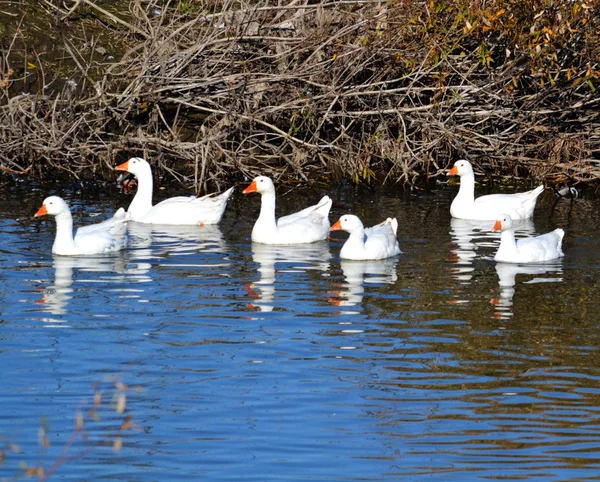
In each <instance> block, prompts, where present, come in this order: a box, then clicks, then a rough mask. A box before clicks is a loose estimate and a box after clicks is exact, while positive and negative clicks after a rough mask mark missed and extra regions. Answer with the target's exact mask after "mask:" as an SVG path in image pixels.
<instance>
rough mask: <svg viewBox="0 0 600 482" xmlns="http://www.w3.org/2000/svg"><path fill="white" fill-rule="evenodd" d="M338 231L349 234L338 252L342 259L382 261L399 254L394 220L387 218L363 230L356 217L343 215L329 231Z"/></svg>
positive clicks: (396, 225) (396, 228)
mask: <svg viewBox="0 0 600 482" xmlns="http://www.w3.org/2000/svg"><path fill="white" fill-rule="evenodd" d="M338 230H344V231H346V232H348V233H350V237H349V238H348V239H347V241H346V242H345V243H344V246H342V250H341V251H340V258H342V259H354V260H371V259H384V258H390V257H392V256H396V255H398V254H400V253H401V251H400V246H399V245H398V240H397V239H396V231H397V230H398V221H396V218H393V219H392V218H387V219H386V220H385V221H384V222H382V223H380V224H377V225H375V226H373V227H370V228H365V227H364V226H363V223H362V221H361V220H360V219H359V218H358V216H354V215H353V214H345V215H344V216H342V217H341V218H340V219H339V220H338V221H337V222H336V223H335V224H334V225H333V226H331V231H338Z"/></svg>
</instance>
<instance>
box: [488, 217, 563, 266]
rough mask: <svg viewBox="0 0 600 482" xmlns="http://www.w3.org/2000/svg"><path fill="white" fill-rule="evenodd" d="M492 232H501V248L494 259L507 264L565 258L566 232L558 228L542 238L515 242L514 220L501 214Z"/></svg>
mask: <svg viewBox="0 0 600 482" xmlns="http://www.w3.org/2000/svg"><path fill="white" fill-rule="evenodd" d="M492 231H500V247H499V248H498V252H497V253H496V256H495V257H494V259H495V260H496V261H502V262H505V263H538V262H541V261H549V260H551V259H557V258H560V257H562V256H564V254H563V252H562V249H561V245H562V239H563V236H564V235H565V232H564V231H563V230H562V229H560V228H558V229H555V230H554V231H552V232H550V233H546V234H542V235H541V236H533V237H531V238H523V239H519V240H515V230H514V228H513V221H512V218H511V217H510V216H509V215H508V214H501V215H500V216H498V219H496V224H494V227H493V228H492Z"/></svg>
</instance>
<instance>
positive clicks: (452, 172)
mask: <svg viewBox="0 0 600 482" xmlns="http://www.w3.org/2000/svg"><path fill="white" fill-rule="evenodd" d="M117 169H118V167H117ZM448 175H449V176H458V169H456V166H452V169H450V170H449V171H448Z"/></svg>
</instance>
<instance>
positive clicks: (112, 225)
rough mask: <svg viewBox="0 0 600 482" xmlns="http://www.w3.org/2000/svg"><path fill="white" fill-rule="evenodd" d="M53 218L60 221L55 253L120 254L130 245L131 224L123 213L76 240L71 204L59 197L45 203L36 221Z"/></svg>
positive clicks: (80, 232) (87, 228)
mask: <svg viewBox="0 0 600 482" xmlns="http://www.w3.org/2000/svg"><path fill="white" fill-rule="evenodd" d="M46 215H51V216H54V219H55V221H56V237H55V239H54V244H53V245H52V253H54V254H58V255H64V256H81V255H93V254H102V253H111V252H115V251H120V250H121V249H123V248H125V246H126V244H127V221H126V220H125V216H124V214H123V213H121V214H120V217H118V218H117V219H115V217H114V216H113V218H111V219H109V220H107V221H104V222H102V223H98V224H92V225H90V226H85V227H84V228H80V229H78V230H77V232H76V233H75V236H73V217H72V216H71V210H70V209H69V206H68V205H67V203H66V202H65V201H64V200H63V199H62V198H60V197H58V196H50V197H48V198H46V199H44V202H43V203H42V207H41V208H40V209H39V210H38V211H37V212H36V213H35V215H34V216H35V217H39V216H46Z"/></svg>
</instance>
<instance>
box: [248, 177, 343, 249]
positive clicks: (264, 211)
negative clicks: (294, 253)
mask: <svg viewBox="0 0 600 482" xmlns="http://www.w3.org/2000/svg"><path fill="white" fill-rule="evenodd" d="M251 192H258V193H260V194H261V206H260V215H259V216H258V219H257V220H256V223H254V228H252V241H254V242H255V243H263V244H304V243H314V242H315V241H321V240H323V239H327V235H328V233H329V210H330V209H331V204H332V201H331V199H330V198H329V196H323V197H322V198H321V200H320V201H319V203H318V204H316V205H314V206H310V207H308V208H306V209H303V210H302V211H298V212H297V213H293V214H289V215H287V216H283V217H281V218H279V219H275V186H274V185H273V181H272V180H271V179H270V178H268V177H265V176H258V177H257V178H255V179H254V180H253V181H252V183H251V184H250V185H249V186H248V187H247V188H246V189H244V191H243V193H244V194H248V193H251Z"/></svg>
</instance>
